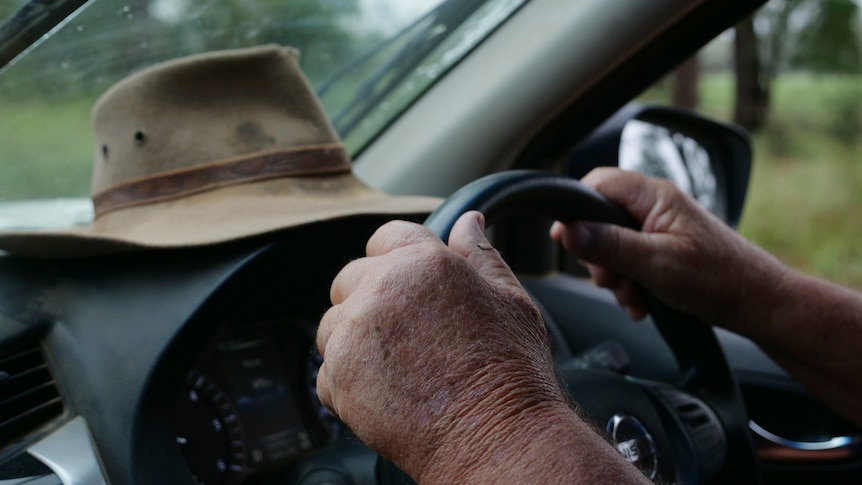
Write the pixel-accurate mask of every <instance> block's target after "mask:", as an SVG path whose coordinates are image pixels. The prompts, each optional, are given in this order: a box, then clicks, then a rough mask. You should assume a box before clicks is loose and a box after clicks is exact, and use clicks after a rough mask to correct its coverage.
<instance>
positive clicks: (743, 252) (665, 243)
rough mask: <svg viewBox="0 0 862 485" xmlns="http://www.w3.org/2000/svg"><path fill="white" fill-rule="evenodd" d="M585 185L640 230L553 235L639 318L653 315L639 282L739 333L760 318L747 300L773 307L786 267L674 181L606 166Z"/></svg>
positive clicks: (566, 228)
mask: <svg viewBox="0 0 862 485" xmlns="http://www.w3.org/2000/svg"><path fill="white" fill-rule="evenodd" d="M582 182H583V183H584V184H586V185H588V186H591V187H593V188H595V189H596V190H598V191H599V192H601V193H602V194H604V195H605V196H606V197H607V198H608V199H610V200H611V202H614V203H616V204H618V205H620V206H622V207H623V208H624V209H626V210H627V211H628V212H629V213H631V215H632V216H633V217H634V218H635V219H636V220H637V221H638V222H639V223H641V226H642V230H641V231H640V232H639V231H634V230H630V229H626V228H623V227H619V226H611V225H606V224H595V223H586V222H575V223H570V224H567V225H563V224H561V223H559V222H557V223H555V224H554V225H553V226H552V228H551V237H552V238H553V239H555V240H558V241H561V242H562V244H563V246H564V247H565V248H566V249H567V250H568V251H570V252H572V253H573V254H575V255H576V256H577V257H578V258H580V259H581V260H582V261H584V262H586V263H587V268H588V269H589V271H590V273H591V274H592V276H593V278H594V280H595V282H596V284H598V285H600V286H603V287H606V288H609V289H610V290H612V291H613V292H614V294H615V295H616V298H617V300H618V301H619V303H620V304H621V305H622V306H623V307H624V308H626V310H627V311H628V313H629V315H630V316H631V317H632V318H633V319H641V318H643V317H644V316H645V315H646V312H647V309H646V305H645V303H644V300H643V298H642V297H641V295H640V292H639V289H638V285H640V286H643V287H644V288H646V289H647V290H649V291H651V292H652V293H653V294H654V295H655V296H656V297H658V298H659V299H660V300H662V301H664V302H665V303H666V304H668V305H670V306H672V307H674V308H677V309H679V310H681V311H683V312H686V313H689V314H691V315H693V316H695V317H698V318H700V319H701V320H702V321H704V322H706V323H710V324H713V325H720V326H724V327H727V328H730V329H734V327H738V326H740V325H743V324H744V322H745V320H747V319H751V318H758V317H759V316H760V315H759V312H758V311H756V310H757V309H755V308H753V307H752V306H751V305H747V304H746V303H747V302H762V303H765V304H767V303H768V302H769V301H770V299H771V298H772V297H773V293H774V292H775V290H776V288H778V287H780V285H781V282H782V280H783V279H784V278H785V275H786V272H787V269H786V267H785V266H784V265H782V264H781V263H779V262H778V261H777V260H776V259H775V258H773V257H772V256H771V255H769V254H768V253H766V252H765V251H763V250H761V249H760V248H758V247H756V246H754V245H753V244H751V243H749V242H747V241H745V240H744V239H743V238H742V237H740V236H739V235H738V234H736V232H734V231H733V230H732V229H730V228H729V227H727V226H726V225H725V224H724V223H723V222H721V221H720V220H718V219H717V218H715V217H713V216H712V215H711V214H709V213H708V212H707V211H706V210H704V209H703V208H701V207H700V206H699V205H698V204H697V203H696V202H695V201H694V200H693V199H691V198H690V197H688V196H687V195H686V194H684V193H683V192H681V191H680V190H679V189H677V188H676V186H674V185H673V184H672V183H670V182H668V181H665V180H658V179H651V178H648V177H645V176H643V175H640V174H638V173H634V172H625V171H622V170H618V169H615V168H600V169H596V170H593V171H592V172H590V173H589V174H588V175H587V176H586V177H584V178H583V180H582ZM763 306H768V305H763ZM762 310H763V311H767V310H768V308H763V309H762Z"/></svg>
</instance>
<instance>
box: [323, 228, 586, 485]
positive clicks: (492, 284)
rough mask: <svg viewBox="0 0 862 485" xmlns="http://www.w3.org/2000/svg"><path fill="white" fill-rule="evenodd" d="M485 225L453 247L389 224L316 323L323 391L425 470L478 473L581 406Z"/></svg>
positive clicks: (387, 447) (463, 233) (369, 433)
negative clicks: (566, 390)
mask: <svg viewBox="0 0 862 485" xmlns="http://www.w3.org/2000/svg"><path fill="white" fill-rule="evenodd" d="M483 231H484V219H483V217H482V215H481V214H480V213H478V212H471V213H467V214H465V215H464V216H462V217H461V218H460V219H459V220H458V221H457V223H456V224H455V226H454V227H453V229H452V233H451V236H450V242H449V246H448V247H447V246H446V245H445V244H443V243H442V242H441V241H440V239H439V238H438V237H437V236H435V235H434V234H432V233H431V232H430V231H428V230H427V229H425V228H424V227H422V226H419V225H416V224H411V223H407V222H401V221H397V222H391V223H389V224H386V225H385V226H383V227H381V228H380V229H379V230H378V231H377V232H376V233H375V234H374V235H373V236H372V237H371V239H370V240H369V241H368V244H367V247H366V253H367V257H365V258H362V259H359V260H356V261H353V262H351V263H350V264H348V265H347V266H346V267H345V268H344V269H343V270H342V271H341V272H340V273H339V274H338V276H337V277H336V278H335V281H334V282H333V284H332V288H331V293H330V297H331V300H332V303H333V305H334V306H333V307H332V308H330V309H329V311H327V312H326V314H325V315H324V316H323V319H322V321H321V323H320V327H319V329H318V335H317V345H318V348H319V350H320V352H321V353H322V354H323V356H324V363H323V366H322V367H321V369H320V373H319V375H318V379H317V386H318V393H319V395H320V398H321V401H322V402H323V403H324V404H325V405H326V406H327V407H328V408H330V409H331V410H332V412H333V413H334V414H336V415H337V416H338V417H339V418H341V419H342V420H343V421H345V422H346V423H347V424H348V425H349V426H350V427H351V429H352V430H353V431H354V432H355V433H356V434H357V436H359V438H361V439H362V440H363V441H364V442H366V443H367V444H368V445H369V446H371V447H372V448H373V449H375V450H377V451H378V452H379V453H380V454H381V455H383V456H384V457H386V458H388V459H390V460H392V461H393V462H394V463H395V464H396V465H398V466H399V467H401V468H402V469H403V470H404V471H405V472H407V473H409V474H410V475H411V476H413V477H414V479H416V480H417V481H419V480H421V481H428V482H435V481H439V482H450V483H456V482H458V483H464V482H465V481H469V480H467V479H466V478H465V477H468V476H470V473H472V472H473V471H475V470H469V469H464V468H465V467H467V468H470V467H477V468H481V467H485V468H487V467H489V466H491V467H493V466H502V464H500V463H496V464H495V463H494V460H495V453H496V451H497V450H508V451H509V452H511V451H514V452H515V453H522V452H523V449H524V446H526V445H518V444H513V440H517V439H530V436H531V435H530V432H529V431H527V432H525V431H524V430H535V429H541V428H542V423H543V422H544V421H543V420H542V418H543V417H545V416H548V415H552V414H553V415H557V416H563V415H565V416H574V413H573V412H572V411H571V410H570V409H569V408H568V405H567V403H566V399H565V398H564V396H563V394H562V392H561V391H560V389H559V386H558V385H557V383H556V380H555V378H554V373H553V361H552V357H551V353H550V347H549V342H548V336H547V334H546V332H545V329H544V326H543V323H542V320H541V317H540V314H539V312H538V310H537V309H536V307H535V305H534V304H533V303H532V301H531V300H530V299H529V297H528V296H527V294H526V293H525V292H524V290H523V288H522V287H521V286H520V284H519V283H518V281H517V279H516V278H515V277H514V275H513V274H512V272H511V271H510V270H509V268H508V266H507V265H506V264H505V263H504V262H503V260H502V259H501V257H500V255H499V253H498V252H497V251H496V250H494V249H493V248H492V247H491V245H490V244H489V243H488V241H487V240H486V239H485V236H484V232H483ZM561 413H562V414H561ZM565 419H568V420H569V421H571V419H570V418H569V417H566V418H565ZM567 422H568V421H567ZM513 428H515V429H520V431H519V432H516V433H513V432H512V429H513ZM505 447H508V448H505ZM502 454H503V452H501V453H500V454H499V455H500V456H502ZM507 456H508V455H507ZM473 478H474V479H475V478H476V475H473ZM510 479H513V477H510ZM480 481H481V480H480Z"/></svg>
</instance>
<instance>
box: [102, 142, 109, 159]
mask: <svg viewBox="0 0 862 485" xmlns="http://www.w3.org/2000/svg"><path fill="white" fill-rule="evenodd" d="M102 158H104V159H105V160H107V159H108V145H102Z"/></svg>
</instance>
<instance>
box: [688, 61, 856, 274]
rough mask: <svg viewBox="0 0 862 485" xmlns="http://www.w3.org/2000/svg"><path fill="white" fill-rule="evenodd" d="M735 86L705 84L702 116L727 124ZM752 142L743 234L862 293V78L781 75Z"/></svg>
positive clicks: (714, 80) (712, 79)
mask: <svg viewBox="0 0 862 485" xmlns="http://www.w3.org/2000/svg"><path fill="white" fill-rule="evenodd" d="M731 83H732V79H731V78H730V77H729V76H720V75H716V76H709V77H707V78H706V79H704V82H703V84H702V86H701V96H702V111H703V112H705V113H707V114H709V115H710V116H714V117H718V118H722V119H728V118H729V117H730V114H731V107H732V105H733V104H732V96H733V86H732V84H731ZM753 142H754V149H755V150H754V164H753V172H752V178H751V185H750V188H749V193H748V199H747V201H746V206H745V211H744V213H743V217H742V221H741V224H740V228H739V229H740V232H741V233H742V234H743V235H744V236H746V237H747V238H749V239H750V240H752V241H754V242H756V243H757V244H759V245H761V246H763V247H765V248H766V249H768V250H769V251H770V252H772V253H773V254H775V255H776V256H778V257H779V258H781V259H782V260H783V261H785V262H787V263H788V264H790V265H792V266H794V267H797V268H799V269H801V270H803V271H806V272H809V273H813V274H816V275H819V276H823V277H825V278H827V279H831V280H833V281H836V282H839V283H843V284H845V285H849V286H852V287H855V288H858V289H862V217H860V211H862V79H860V78H859V77H850V76H847V77H842V76H830V77H813V76H805V75H794V76H785V77H783V78H780V79H779V80H778V81H777V82H776V83H775V85H774V87H773V110H772V112H771V117H770V120H769V123H768V126H767V127H766V128H765V129H764V130H763V132H762V133H758V134H756V135H755V136H754V137H753Z"/></svg>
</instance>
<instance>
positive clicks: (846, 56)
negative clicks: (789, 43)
mask: <svg viewBox="0 0 862 485" xmlns="http://www.w3.org/2000/svg"><path fill="white" fill-rule="evenodd" d="M858 22H859V6H858V5H857V4H856V2H854V1H853V0H822V1H821V2H819V3H818V4H817V9H816V13H815V15H814V16H813V17H812V21H811V22H810V23H809V24H808V25H807V26H806V28H805V29H804V30H803V31H802V35H801V38H800V43H799V45H800V48H799V51H798V52H797V55H796V58H795V59H794V60H795V63H794V64H795V65H796V66H799V67H802V68H806V69H810V70H812V71H816V72H840V73H857V72H859V71H860V70H862V52H860V47H859V31H858V30H859V29H858Z"/></svg>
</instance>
